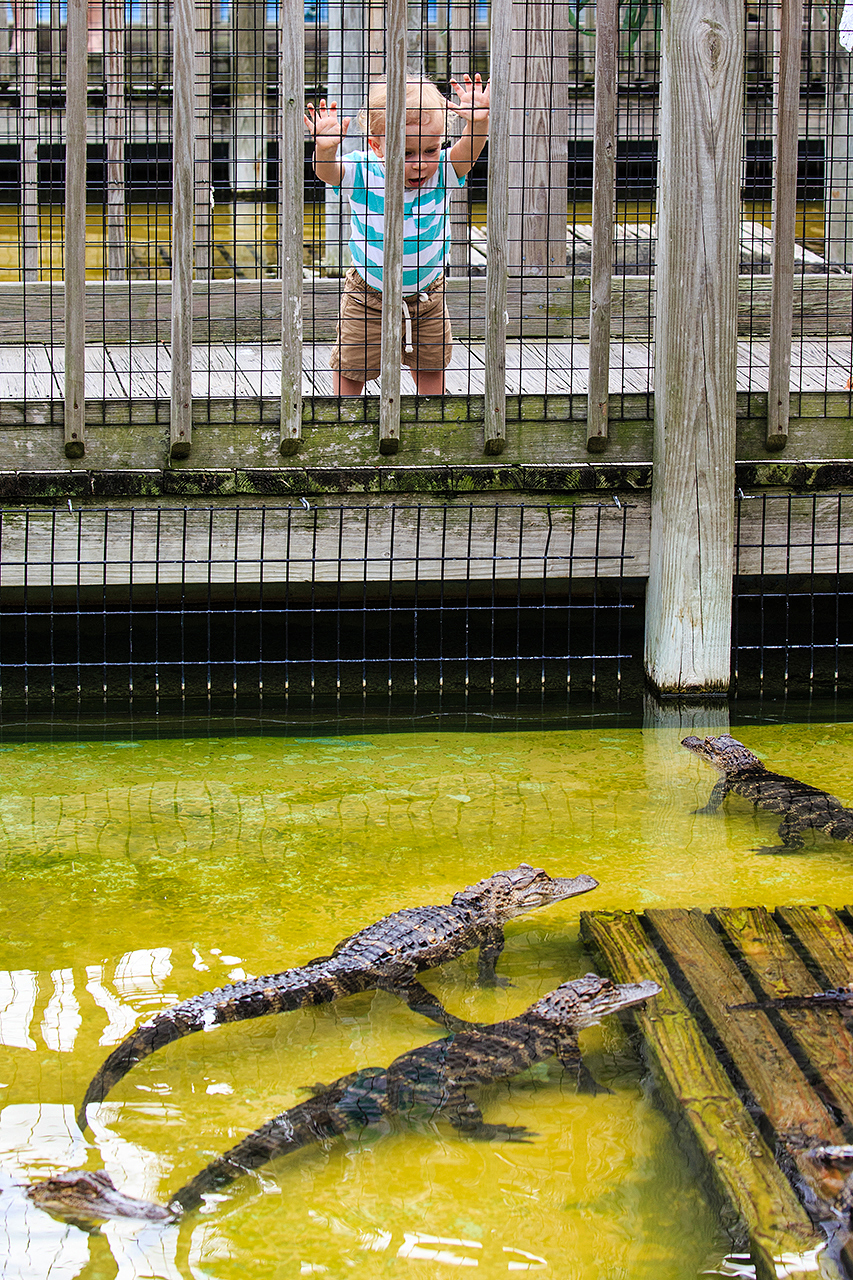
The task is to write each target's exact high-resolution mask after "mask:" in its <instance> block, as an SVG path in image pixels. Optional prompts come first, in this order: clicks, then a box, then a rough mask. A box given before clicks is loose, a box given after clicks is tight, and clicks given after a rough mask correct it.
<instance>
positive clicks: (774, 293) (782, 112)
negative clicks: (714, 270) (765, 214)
mask: <svg viewBox="0 0 853 1280" xmlns="http://www.w3.org/2000/svg"><path fill="white" fill-rule="evenodd" d="M780 15H781V24H782V25H781V30H780V33H779V76H778V80H777V81H776V130H775V146H774V150H775V154H774V161H775V163H774V168H773V222H772V225H773V256H772V266H771V278H772V286H771V301H770V375H769V390H768V395H767V447H768V449H782V448H784V446H785V444H786V442H787V439H788V422H789V419H790V413H791V337H792V333H793V316H794V240H795V236H796V231H797V128H798V124H799V115H800V59H801V54H802V43H803V0H782V2H781V9H780Z"/></svg>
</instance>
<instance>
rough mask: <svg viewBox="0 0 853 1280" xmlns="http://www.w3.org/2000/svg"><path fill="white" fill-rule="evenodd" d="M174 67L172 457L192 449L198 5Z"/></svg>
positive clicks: (179, 6)
mask: <svg viewBox="0 0 853 1280" xmlns="http://www.w3.org/2000/svg"><path fill="white" fill-rule="evenodd" d="M173 49H174V54H173V67H172V311H171V321H172V326H171V331H172V398H171V406H170V418H169V457H170V458H186V457H187V456H188V455H189V452H190V448H191V447H192V411H193V403H192V358H193V211H194V210H193V204H194V195H193V181H194V178H195V173H194V169H195V119H194V105H195V82H194V81H195V0H175V6H174V45H173Z"/></svg>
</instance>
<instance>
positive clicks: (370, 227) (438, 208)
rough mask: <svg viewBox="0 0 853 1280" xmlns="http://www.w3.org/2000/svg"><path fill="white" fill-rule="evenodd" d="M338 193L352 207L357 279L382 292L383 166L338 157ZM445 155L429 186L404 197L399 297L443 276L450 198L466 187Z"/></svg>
mask: <svg viewBox="0 0 853 1280" xmlns="http://www.w3.org/2000/svg"><path fill="white" fill-rule="evenodd" d="M341 168H342V169H343V178H342V180H341V185H340V188H339V190H341V191H343V192H345V193H346V195H347V197H348V198H349V204H350V242H349V247H350V253H351V254H352V263H353V266H354V267H355V269H356V271H357V272H358V274H359V275H360V276H361V278H362V279H363V280H364V281H365V282H366V283H367V284H369V285H371V286H372V287H373V288H374V289H378V290H379V291H380V292H381V291H382V242H383V235H384V226H385V165H384V163H383V162H382V161H381V160H379V159H378V158H377V157H375V156H374V155H373V154H372V153H371V152H367V151H352V152H350V154H349V155H345V156H342V157H341ZM464 182H465V179H464V178H460V177H459V176H458V174H457V173H456V170H455V169H454V168H453V165H452V163H451V162H450V159H449V158H448V152H447V151H442V153H441V160H440V162H439V166H438V168H437V170H436V171H435V173H434V174H433V176H432V177H431V178H430V180H429V182H428V183H427V185H426V186H424V187H419V188H418V190H417V191H406V192H404V214H403V295H404V296H405V297H408V296H409V294H412V293H419V292H420V291H421V290H422V289H427V288H428V287H429V286H430V285H431V284H432V283H433V281H435V280H437V279H438V277H439V276H440V275H441V274H442V272H443V271H444V264H445V262H446V260H447V255H448V253H449V252H450V196H451V193H452V192H453V191H455V190H456V188H457V187H461V186H463V185H464Z"/></svg>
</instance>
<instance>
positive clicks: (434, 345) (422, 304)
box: [329, 267, 453, 382]
mask: <svg viewBox="0 0 853 1280" xmlns="http://www.w3.org/2000/svg"><path fill="white" fill-rule="evenodd" d="M426 295H427V298H426V301H422V300H421V296H420V294H417V293H416V294H414V296H412V297H410V298H406V299H405V303H406V306H407V307H408V308H409V314H410V316H411V318H412V347H413V350H412V351H406V350H405V349H403V350H402V351H401V360H402V362H403V364H404V365H407V366H408V367H409V368H410V369H415V370H420V369H423V370H424V371H429V372H437V371H439V370H441V369H446V368H447V366H448V365H449V364H450V357H451V355H452V354H453V337H452V335H451V332H450V318H449V316H448V314H447V307H446V305H445V302H444V276H439V277H438V279H437V280H436V281H435V282H434V283H433V284H431V285H430V286H429V288H428V289H427V290H426ZM403 343H404V348H405V324H404V325H403ZM381 347H382V294H381V293H380V292H379V290H378V289H373V288H371V286H370V285H369V284H365V282H364V281H363V280H362V278H361V276H360V275H359V274H358V272H357V271H356V269H355V267H350V269H349V271H348V272H347V274H346V281H345V283H344V291H343V294H342V295H341V316H340V320H339V321H338V340H337V342H336V343H335V345H334V347H333V348H332V353H331V355H330V356H329V366H330V367H331V368H332V369H338V370H339V371H340V372H341V373H342V374H344V376H345V377H347V378H352V380H353V382H368V381H369V380H370V379H371V378H378V377H379V367H380V353H381Z"/></svg>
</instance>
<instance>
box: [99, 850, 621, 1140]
mask: <svg viewBox="0 0 853 1280" xmlns="http://www.w3.org/2000/svg"><path fill="white" fill-rule="evenodd" d="M597 884H598V881H597V880H593V878H592V876H586V875H580V876H575V877H574V878H573V879H552V877H551V876H549V875H548V874H547V873H546V872H545V871H542V870H541V869H540V868H537V867H531V866H529V865H528V863H526V862H522V863H521V864H520V865H519V866H517V867H514V868H513V869H512V870H510V871H496V872H495V873H494V875H491V876H487V877H486V878H485V879H484V880H479V881H478V882H477V883H476V884H472V885H469V886H468V887H467V888H466V889H462V890H460V892H459V893H456V894H454V895H453V898H452V899H451V901H450V903H449V904H443V905H438V906H426V907H406V908H404V909H403V910H402V911H395V912H394V913H393V914H392V915H390V916H385V917H384V918H383V919H382V920H379V921H377V922H376V923H375V924H371V925H368V926H367V928H365V929H362V930H361V931H360V932H359V933H355V934H353V935H352V936H351V937H349V938H344V939H343V940H342V941H341V942H339V943H338V945H337V946H336V947H335V949H334V951H333V952H332V954H331V956H321V957H319V958H318V959H316V960H311V961H309V962H308V963H307V964H305V965H302V966H300V967H299V968H296V969H286V970H284V972H282V973H276V974H271V975H267V976H266V977H263V978H253V979H247V980H246V981H243V982H235V983H232V984H231V985H229V986H225V987H217V988H216V989H215V990H213V991H206V992H204V993H203V994H201V995H197V996H191V997H190V999H188V1000H184V1001H183V1002H182V1003H180V1004H176V1005H173V1006H172V1007H171V1008H169V1009H165V1010H163V1011H162V1012H161V1013H158V1014H156V1015H155V1016H154V1017H153V1018H150V1019H149V1020H148V1021H147V1022H143V1023H142V1024H141V1025H140V1026H139V1027H137V1028H136V1030H135V1031H133V1032H131V1034H130V1035H129V1036H128V1037H127V1039H125V1040H123V1041H122V1043H121V1044H120V1045H119V1046H118V1047H117V1048H116V1049H114V1050H113V1052H112V1053H111V1054H110V1055H109V1057H108V1058H107V1059H106V1060H105V1061H104V1062H103V1063H102V1064H101V1066H100V1068H99V1069H98V1072H97V1074H96V1075H95V1077H94V1079H93V1080H92V1081H91V1083H90V1084H89V1087H88V1089H87V1090H86V1096H85V1098H84V1099H83V1105H82V1107H81V1108H80V1112H79V1114H78V1117H77V1120H78V1123H79V1125H80V1128H81V1129H85V1128H86V1125H87V1123H88V1122H87V1119H86V1109H87V1107H88V1106H89V1104H90V1103H97V1102H102V1101H103V1100H104V1098H105V1097H106V1096H107V1094H108V1093H109V1092H110V1090H111V1089H112V1088H113V1086H114V1085H115V1084H117V1083H118V1081H119V1080H121V1079H122V1077H123V1076H125V1075H126V1074H127V1072H128V1071H130V1069H131V1067H133V1066H135V1065H136V1063H137V1062H140V1061H141V1060H142V1059H143V1058H146V1057H148V1055H149V1054H151V1053H153V1052H154V1051H155V1050H157V1049H161V1048H163V1046H164V1045H167V1044H170V1043H171V1042H172V1041H173V1040H179V1039H181V1037H182V1036H187V1035H190V1034H191V1033H192V1032H194V1031H209V1030H210V1029H211V1028H212V1027H216V1026H219V1025H221V1024H222V1023H225V1022H240V1021H242V1020H243V1019H246V1018H259V1017H263V1016H264V1015H265V1014H268V1013H282V1012H285V1011H287V1010H290V1009H301V1008H305V1007H307V1006H310V1005H319V1004H328V1003H330V1002H331V1001H333V1000H339V999H341V998H342V997H343V996H350V995H354V994H356V993H357V992H360V991H372V990H376V989H379V990H384V991H392V992H394V993H396V994H398V995H400V996H402V997H403V998H404V999H405V1000H406V1002H407V1003H408V1004H409V1006H410V1007H411V1008H412V1009H414V1010H415V1011H416V1012H419V1013H423V1014H424V1015H425V1016H426V1017H429V1018H431V1019H432V1020H433V1021H434V1022H438V1023H440V1024H441V1025H442V1026H444V1027H446V1028H447V1029H448V1030H449V1031H454V1030H458V1029H459V1028H460V1027H463V1026H465V1025H466V1024H465V1023H464V1022H462V1021H461V1020H460V1019H459V1018H455V1017H454V1016H453V1015H452V1014H450V1013H448V1012H447V1010H445V1009H444V1007H443V1006H442V1004H441V1003H440V1001H439V1000H438V999H437V998H436V997H435V996H434V995H432V994H431V993H430V992H429V991H427V990H426V988H425V987H424V986H423V985H422V984H421V983H420V982H418V981H417V979H416V974H418V973H420V972H421V971H422V970H424V969H431V968H433V967H434V966H436V965H439V964H444V963H445V962H446V961H448V960H455V959H457V958H458V957H459V956H462V955H464V953H465V952H466V951H469V950H471V948H473V947H479V963H478V973H479V978H480V981H481V982H483V983H484V984H491V985H495V984H498V983H502V982H503V979H501V978H499V977H498V976H497V974H496V972H495V965H496V963H497V960H498V957H499V956H500V953H501V951H502V950H503V946H504V933H503V926H504V924H505V923H506V921H507V920H511V919H512V918H513V917H514V916H518V915H523V914H524V913H525V912H526V911H533V910H535V908H537V907H543V906H546V905H548V904H550V903H554V902H561V901H562V900H563V899H564V898H572V897H575V896H576V895H577V894H580V893H587V892H588V891H589V890H590V889H595V888H596V886H597Z"/></svg>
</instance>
